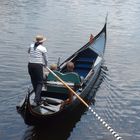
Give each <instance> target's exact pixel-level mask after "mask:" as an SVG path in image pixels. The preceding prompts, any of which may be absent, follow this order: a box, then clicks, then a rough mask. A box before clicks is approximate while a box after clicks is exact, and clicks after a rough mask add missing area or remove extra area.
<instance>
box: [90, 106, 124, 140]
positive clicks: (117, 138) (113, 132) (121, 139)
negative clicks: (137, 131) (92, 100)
mask: <svg viewBox="0 0 140 140" xmlns="http://www.w3.org/2000/svg"><path fill="white" fill-rule="evenodd" d="M89 110H90V111H91V112H92V113H93V114H94V115H95V117H96V118H97V119H98V120H99V121H100V122H101V123H102V124H103V125H104V126H105V128H107V129H108V130H109V131H110V132H111V134H112V135H113V136H114V137H115V138H116V140H123V138H122V137H120V136H119V134H118V133H117V132H115V131H114V129H112V128H111V126H109V124H107V123H106V122H105V121H104V120H103V119H102V118H101V117H100V116H99V115H98V114H97V113H96V112H95V111H94V110H93V109H92V108H91V107H89Z"/></svg>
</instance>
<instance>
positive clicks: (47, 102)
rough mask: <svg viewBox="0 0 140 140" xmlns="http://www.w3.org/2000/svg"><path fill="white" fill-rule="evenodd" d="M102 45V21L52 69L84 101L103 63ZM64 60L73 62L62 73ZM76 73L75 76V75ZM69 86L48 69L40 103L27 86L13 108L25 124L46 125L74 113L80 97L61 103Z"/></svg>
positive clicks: (104, 41) (64, 67)
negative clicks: (79, 45) (73, 66)
mask: <svg viewBox="0 0 140 140" xmlns="http://www.w3.org/2000/svg"><path fill="white" fill-rule="evenodd" d="M105 46H106V22H105V24H104V27H103V28H102V30H101V31H100V32H99V33H98V34H97V35H96V36H95V37H93V36H92V35H91V37H90V40H89V42H88V43H87V44H86V45H84V46H83V47H81V48H80V49H79V50H78V51H76V52H75V53H74V54H73V55H72V56H70V57H69V58H68V59H66V60H65V61H64V62H63V63H61V64H60V65H59V68H58V70H57V71H54V73H55V74H56V75H57V76H58V77H60V78H61V79H62V80H63V81H64V82H65V83H66V84H67V85H68V86H69V87H70V88H72V89H73V90H74V91H75V93H76V94H77V95H79V96H80V98H82V99H83V100H85V101H86V99H87V97H88V96H89V95H90V94H91V93H90V91H91V89H92V88H93V87H94V85H95V82H96V81H97V79H98V77H99V74H100V72H101V66H102V63H103V56H104V52H105ZM67 62H73V63H74V65H75V68H74V72H69V73H66V64H67ZM77 75H78V76H77ZM68 92H69V90H68V89H67V87H65V86H64V85H63V83H61V82H60V81H59V80H58V79H57V78H56V77H55V76H54V75H53V74H52V73H51V72H50V73H49V74H48V76H47V79H46V80H44V86H43V88H42V94H41V99H42V101H44V103H43V104H41V105H38V106H34V105H33V103H34V96H35V93H34V91H33V90H29V91H28V93H27V94H26V97H25V98H24V99H23V100H22V101H21V102H20V104H19V105H17V106H16V108H17V112H18V113H19V114H20V115H21V116H22V118H23V119H24V122H25V123H26V124H28V125H44V124H45V125H47V124H50V123H55V122H59V121H60V120H62V121H63V120H65V119H69V118H72V117H74V115H75V114H76V112H77V111H78V110H80V109H81V108H82V107H81V105H82V103H81V101H80V100H79V99H78V98H77V97H76V96H75V95H73V101H72V103H69V104H67V105H64V106H63V107H61V105H62V103H63V102H64V101H65V100H66V99H67V98H68Z"/></svg>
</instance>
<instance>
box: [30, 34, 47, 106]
mask: <svg viewBox="0 0 140 140" xmlns="http://www.w3.org/2000/svg"><path fill="white" fill-rule="evenodd" d="M44 41H46V38H45V37H43V36H42V35H37V36H36V40H35V43H33V44H31V46H30V47H29V49H28V53H29V63H28V72H29V75H30V77H31V82H32V85H33V89H34V91H35V99H34V102H35V103H36V104H37V105H39V104H40V103H41V91H42V86H43V66H47V62H48V59H47V49H46V48H45V47H44V46H43V42H44Z"/></svg>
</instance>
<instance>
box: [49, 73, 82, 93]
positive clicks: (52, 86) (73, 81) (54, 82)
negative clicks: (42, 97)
mask: <svg viewBox="0 0 140 140" xmlns="http://www.w3.org/2000/svg"><path fill="white" fill-rule="evenodd" d="M54 73H55V74H56V75H57V76H59V77H60V78H61V79H62V80H63V81H64V82H65V83H66V84H67V85H68V86H70V87H71V88H72V89H75V88H76V87H77V86H80V84H81V79H80V76H79V75H78V74H77V73H75V72H68V73H65V74H63V73H61V72H59V71H54ZM47 91H48V92H57V93H68V89H67V88H66V87H65V86H64V85H63V84H62V83H61V82H60V81H59V80H58V79H57V78H56V77H55V76H54V75H53V74H52V73H49V75H48V78H47Z"/></svg>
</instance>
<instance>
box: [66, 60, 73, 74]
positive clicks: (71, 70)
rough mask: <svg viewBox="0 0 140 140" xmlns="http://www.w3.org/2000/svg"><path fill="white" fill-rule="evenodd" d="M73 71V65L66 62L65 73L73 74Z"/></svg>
mask: <svg viewBox="0 0 140 140" xmlns="http://www.w3.org/2000/svg"><path fill="white" fill-rule="evenodd" d="M73 70H74V63H73V62H68V63H67V72H73Z"/></svg>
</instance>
